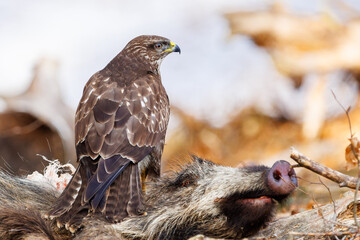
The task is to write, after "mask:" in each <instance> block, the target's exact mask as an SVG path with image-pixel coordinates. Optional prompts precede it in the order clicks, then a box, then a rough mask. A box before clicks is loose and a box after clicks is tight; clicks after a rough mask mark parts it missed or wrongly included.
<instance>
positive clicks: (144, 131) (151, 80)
mask: <svg viewBox="0 0 360 240" xmlns="http://www.w3.org/2000/svg"><path fill="white" fill-rule="evenodd" d="M171 52H179V53H180V48H179V47H178V46H177V45H176V44H174V43H173V42H171V41H170V40H169V39H166V38H164V37H160V36H139V37H136V38H135V39H133V40H131V41H130V42H129V43H128V44H127V45H126V46H125V48H124V49H123V50H122V51H121V52H120V53H119V54H118V55H117V56H116V57H115V58H114V59H113V60H112V61H111V62H110V63H109V64H108V65H107V66H106V67H105V68H104V69H103V70H101V71H99V72H97V73H95V74H94V75H93V76H92V77H91V78H90V80H89V81H88V82H87V84H86V86H85V88H84V91H83V96H82V98H81V100H80V103H79V106H78V108H77V111H76V119H75V139H76V152H77V160H78V162H79V166H78V168H77V170H76V172H75V174H74V176H73V178H72V179H71V181H70V183H69V184H68V186H67V187H66V189H65V190H64V192H63V193H62V194H61V195H60V197H59V198H58V200H57V202H56V203H55V205H54V206H52V209H51V211H50V212H49V213H48V214H47V215H48V217H50V218H51V219H52V218H56V219H57V224H58V225H60V226H62V225H64V224H65V227H66V228H67V229H69V230H70V231H72V232H74V231H76V230H77V228H78V227H79V226H80V224H81V221H82V219H83V218H84V217H85V216H87V215H88V213H89V212H91V213H92V214H95V215H96V214H98V215H103V216H105V217H106V218H107V219H108V220H109V221H111V222H118V221H121V220H122V219H123V218H125V217H127V216H135V215H139V214H141V213H142V212H143V208H144V207H143V199H142V187H141V179H140V175H141V174H144V176H146V175H147V176H148V177H158V176H159V175H160V160H161V155H162V151H163V147H164V142H165V133H166V129H167V124H168V121H169V113H170V109H169V99H168V96H167V94H166V91H165V89H164V87H163V85H162V83H161V76H160V71H159V68H160V64H161V62H162V60H163V59H164V58H165V57H166V56H167V55H168V54H169V53H171Z"/></svg>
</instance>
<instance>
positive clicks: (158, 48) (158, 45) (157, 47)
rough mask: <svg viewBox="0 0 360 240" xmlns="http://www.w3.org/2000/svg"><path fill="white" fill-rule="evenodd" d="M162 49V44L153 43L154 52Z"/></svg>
mask: <svg viewBox="0 0 360 240" xmlns="http://www.w3.org/2000/svg"><path fill="white" fill-rule="evenodd" d="M162 47H163V44H162V43H155V45H154V48H155V49H156V50H161V49H162Z"/></svg>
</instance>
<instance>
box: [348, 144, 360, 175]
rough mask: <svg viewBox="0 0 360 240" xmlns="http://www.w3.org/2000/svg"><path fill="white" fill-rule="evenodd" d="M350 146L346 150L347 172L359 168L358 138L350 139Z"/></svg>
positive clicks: (359, 147)
mask: <svg viewBox="0 0 360 240" xmlns="http://www.w3.org/2000/svg"><path fill="white" fill-rule="evenodd" d="M349 141H350V144H349V145H348V146H347V147H346V149H345V160H346V166H345V168H346V170H349V169H352V168H354V167H356V166H357V164H358V158H359V153H360V141H359V139H358V138H357V137H352V138H349Z"/></svg>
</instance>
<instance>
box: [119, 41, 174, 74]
mask: <svg viewBox="0 0 360 240" xmlns="http://www.w3.org/2000/svg"><path fill="white" fill-rule="evenodd" d="M123 52H124V53H125V54H126V55H128V56H131V57H132V58H134V57H135V58H137V60H138V61H143V62H144V63H146V64H150V65H152V66H154V67H155V68H156V69H158V68H159V67H160V64H161V62H162V60H163V59H164V58H165V57H166V56H167V55H168V54H169V53H172V52H178V53H180V48H179V46H178V45H176V44H175V43H173V42H171V41H170V40H169V39H167V38H164V37H160V36H155V35H142V36H139V37H136V38H134V39H133V40H131V41H130V42H129V43H128V44H127V45H126V47H125V48H124V50H123Z"/></svg>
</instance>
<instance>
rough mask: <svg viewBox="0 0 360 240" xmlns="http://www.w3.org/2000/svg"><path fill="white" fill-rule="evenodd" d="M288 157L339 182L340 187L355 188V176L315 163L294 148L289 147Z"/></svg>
mask: <svg viewBox="0 0 360 240" xmlns="http://www.w3.org/2000/svg"><path fill="white" fill-rule="evenodd" d="M291 151H292V152H291V155H290V157H291V158H292V159H293V160H294V161H296V162H297V163H298V164H299V165H300V166H302V167H304V168H307V169H309V170H310V171H313V172H314V173H317V174H319V175H321V176H323V177H325V178H327V179H329V180H331V181H333V182H336V183H338V184H339V186H340V187H348V188H352V189H356V183H357V178H354V177H351V176H348V175H346V174H343V173H341V172H338V171H335V170H333V169H331V168H328V167H326V166H324V165H322V164H320V163H317V162H315V161H313V160H311V159H310V158H308V157H306V156H304V155H302V154H301V153H300V152H298V151H297V150H296V149H295V148H291Z"/></svg>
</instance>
